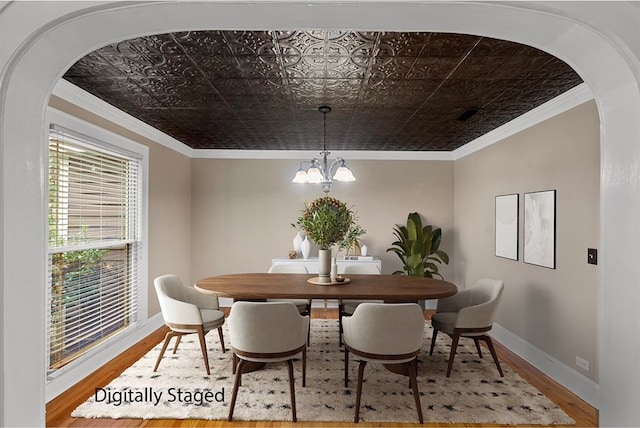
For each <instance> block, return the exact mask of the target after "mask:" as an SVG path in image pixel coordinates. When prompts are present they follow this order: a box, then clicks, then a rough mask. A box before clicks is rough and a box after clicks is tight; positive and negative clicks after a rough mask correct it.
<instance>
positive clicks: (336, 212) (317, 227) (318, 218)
mask: <svg viewBox="0 0 640 428" xmlns="http://www.w3.org/2000/svg"><path fill="white" fill-rule="evenodd" d="M296 225H297V226H298V227H299V228H300V229H301V230H304V231H305V232H306V233H307V235H308V236H309V238H311V240H312V241H313V242H315V243H316V245H318V246H319V247H320V249H323V250H328V249H329V247H330V246H332V245H334V244H337V243H340V242H341V241H342V240H343V239H344V237H345V235H347V233H348V232H349V229H350V228H351V227H353V226H354V225H355V216H354V213H353V211H352V210H351V209H349V208H348V207H347V205H346V204H345V203H344V202H341V201H339V200H338V199H335V198H332V197H330V196H323V197H321V198H318V199H315V200H314V201H313V202H311V203H310V204H307V203H306V202H305V208H304V210H303V211H302V213H301V214H300V216H299V217H298V221H297V222H296Z"/></svg>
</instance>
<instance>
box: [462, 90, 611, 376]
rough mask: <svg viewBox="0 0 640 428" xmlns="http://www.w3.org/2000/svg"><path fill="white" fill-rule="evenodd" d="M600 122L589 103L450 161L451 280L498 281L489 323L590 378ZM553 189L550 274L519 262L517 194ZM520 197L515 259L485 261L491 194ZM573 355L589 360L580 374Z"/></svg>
mask: <svg viewBox="0 0 640 428" xmlns="http://www.w3.org/2000/svg"><path fill="white" fill-rule="evenodd" d="M599 141H600V133H599V120H598V113H597V110H596V105H595V103H594V102H588V103H585V104H582V105H580V106H578V107H576V108H574V109H572V110H570V111H568V112H566V113H564V114H561V115H559V116H556V117H554V118H552V119H550V120H547V121H545V122H543V123H541V124H539V125H537V126H534V127H531V128H529V129H527V130H525V131H523V132H521V133H519V134H516V135H514V136H512V137H510V138H508V139H506V140H504V141H502V142H500V143H498V144H494V145H492V146H490V147H488V148H486V149H484V150H481V151H479V152H477V153H475V154H473V155H470V156H467V157H465V158H463V159H460V160H458V161H456V162H455V230H456V239H455V245H454V247H455V260H456V275H455V276H456V281H457V284H458V285H459V286H461V287H465V286H469V285H471V284H473V283H474V282H475V281H477V280H478V279H479V278H481V277H485V276H486V277H497V278H500V279H503V280H504V281H505V292H504V295H503V299H502V302H501V306H500V311H499V313H498V319H497V322H498V323H499V324H500V325H501V326H503V327H505V328H506V329H508V330H510V331H511V332H513V333H515V334H516V335H518V336H520V337H521V338H523V339H524V340H526V341H527V342H529V343H531V344H533V345H535V346H536V347H538V348H539V349H541V350H543V351H545V352H547V353H548V354H550V355H552V356H553V357H555V358H557V359H558V360H560V361H562V362H563V363H565V364H567V365H568V366H569V367H572V368H574V369H576V370H578V371H579V372H581V373H582V374H584V375H585V376H587V377H589V378H591V379H593V380H594V381H596V382H597V381H598V281H599V270H598V266H594V265H588V264H587V262H586V261H587V248H597V247H598V245H599V242H600V233H599V230H600V229H599V228H600V200H599V194H600V179H599V173H600V150H599V144H600V143H599ZM553 189H555V190H556V213H557V214H556V230H557V235H556V236H557V238H556V269H547V268H544V267H539V266H534V265H530V264H525V263H523V261H522V260H523V257H522V250H523V220H522V219H523V218H524V217H523V200H524V195H523V193H524V192H532V191H539V190H553ZM510 193H518V194H520V231H519V254H520V257H519V261H511V260H507V259H503V258H499V257H496V256H495V255H494V229H495V223H494V210H495V208H494V204H495V196H496V195H502V194H510ZM576 355H577V356H580V357H582V358H585V359H586V360H588V361H589V362H590V371H589V372H588V373H587V372H585V371H583V370H582V369H579V368H578V367H577V366H576V365H575V361H576Z"/></svg>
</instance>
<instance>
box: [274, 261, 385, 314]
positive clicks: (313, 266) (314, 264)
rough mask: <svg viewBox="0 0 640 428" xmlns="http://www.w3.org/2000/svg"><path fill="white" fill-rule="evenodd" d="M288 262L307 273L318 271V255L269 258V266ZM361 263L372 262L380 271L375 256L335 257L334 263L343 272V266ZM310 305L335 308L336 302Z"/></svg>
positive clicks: (379, 262)
mask: <svg viewBox="0 0 640 428" xmlns="http://www.w3.org/2000/svg"><path fill="white" fill-rule="evenodd" d="M290 263H295V264H301V265H303V266H304V267H306V268H307V270H308V271H309V273H318V265H319V263H320V262H319V260H318V257H309V258H308V259H290V258H288V257H276V258H274V259H272V260H271V266H275V265H282V264H290ZM362 264H373V265H375V266H376V267H377V268H378V270H379V271H380V272H382V261H381V260H380V259H378V258H375V257H374V258H373V259H366V260H352V259H348V260H345V259H344V258H339V259H336V265H338V273H344V268H345V266H353V265H362ZM311 306H312V307H319V308H322V307H324V308H327V307H330V308H337V307H338V303H337V300H330V301H324V302H320V301H316V300H313V302H312V303H311Z"/></svg>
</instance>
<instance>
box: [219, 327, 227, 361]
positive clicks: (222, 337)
mask: <svg viewBox="0 0 640 428" xmlns="http://www.w3.org/2000/svg"><path fill="white" fill-rule="evenodd" d="M218 337H219V338H220V346H222V353H223V354H224V353H225V352H227V348H225V347H224V333H222V327H218Z"/></svg>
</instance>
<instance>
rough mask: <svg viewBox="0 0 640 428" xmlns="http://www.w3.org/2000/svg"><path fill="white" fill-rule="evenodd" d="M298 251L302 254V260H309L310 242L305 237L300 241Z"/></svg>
mask: <svg viewBox="0 0 640 428" xmlns="http://www.w3.org/2000/svg"><path fill="white" fill-rule="evenodd" d="M300 251H301V252H302V258H303V259H305V260H306V259H308V258H309V251H311V242H309V239H307V237H306V236H305V237H304V241H302V243H301V244H300Z"/></svg>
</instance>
